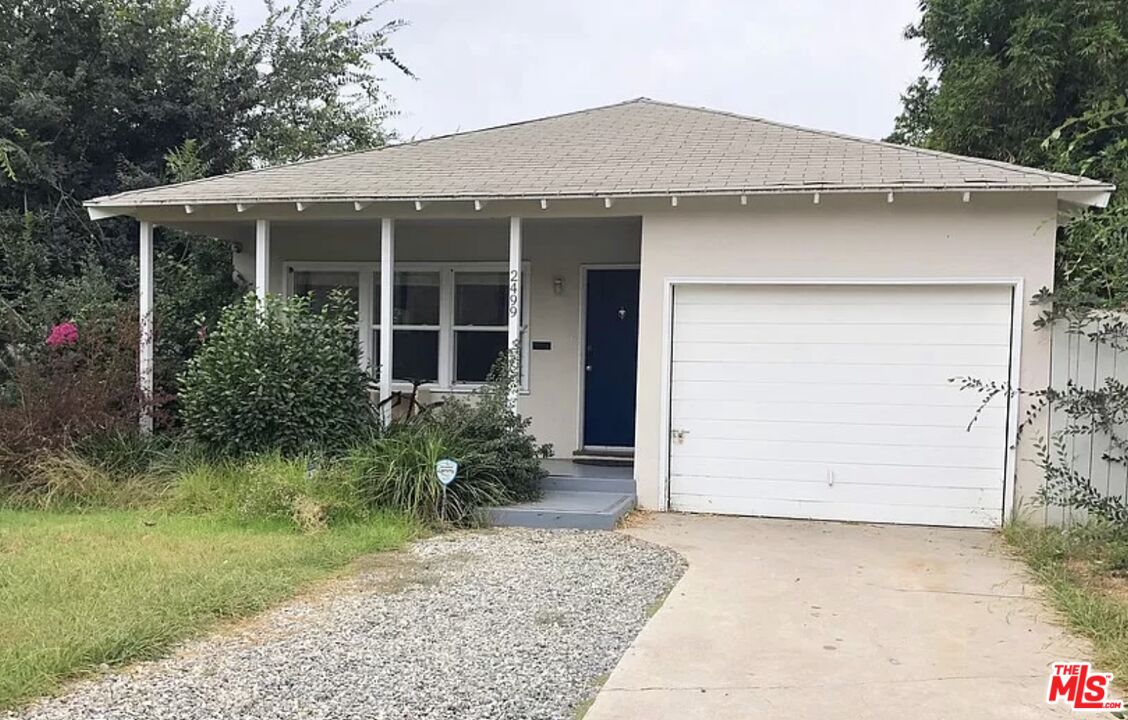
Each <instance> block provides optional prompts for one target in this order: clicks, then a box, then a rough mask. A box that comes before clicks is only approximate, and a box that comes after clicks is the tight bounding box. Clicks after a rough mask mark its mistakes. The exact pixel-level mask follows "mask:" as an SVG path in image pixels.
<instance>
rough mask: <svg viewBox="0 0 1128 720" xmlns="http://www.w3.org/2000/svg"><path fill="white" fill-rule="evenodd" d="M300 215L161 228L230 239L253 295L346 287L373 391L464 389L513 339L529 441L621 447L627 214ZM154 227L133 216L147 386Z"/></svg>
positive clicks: (628, 359) (574, 450)
mask: <svg viewBox="0 0 1128 720" xmlns="http://www.w3.org/2000/svg"><path fill="white" fill-rule="evenodd" d="M327 209H328V208H327ZM349 210H350V211H352V213H353V215H355V214H359V211H356V210H355V209H354V208H349ZM299 212H302V213H306V212H309V211H307V210H302V211H297V209H295V212H294V213H293V215H296V216H295V217H274V218H260V219H255V220H243V219H241V218H238V219H236V218H230V219H228V218H223V219H219V218H216V219H208V220H205V219H203V218H200V219H199V220H197V219H196V218H193V217H192V215H193V214H197V213H185V214H184V215H183V216H182V217H178V218H170V220H169V221H168V222H166V223H165V224H168V225H172V226H175V227H177V228H180V229H184V230H189V231H192V232H197V233H200V234H206V235H211V236H214V237H218V238H222V239H226V240H228V241H230V242H232V243H233V247H234V257H233V259H234V266H235V270H236V272H237V273H238V274H239V275H240V276H241V277H242V278H243V279H244V280H245V281H246V282H247V283H248V285H249V286H252V287H253V288H254V290H255V292H256V293H257V294H258V295H259V296H260V297H264V296H265V295H266V294H267V293H274V294H280V295H297V294H302V295H304V294H310V295H312V297H313V298H314V302H315V304H317V303H320V302H323V301H324V299H325V298H326V297H327V295H328V294H329V292H331V291H332V290H334V289H343V290H346V291H348V292H349V293H350V294H352V295H353V296H354V297H355V298H356V300H357V307H358V328H357V332H358V343H359V348H360V356H361V363H362V365H363V366H364V367H365V368H366V369H367V370H369V371H370V372H372V374H373V375H374V377H376V378H378V384H379V385H378V386H379V395H380V399H381V400H383V399H385V398H388V397H390V396H391V395H392V394H393V393H397V392H404V391H407V390H410V389H411V387H412V384H413V383H415V384H418V385H419V387H420V392H421V395H422V397H423V399H432V400H436V399H441V398H443V397H444V396H447V395H451V394H460V393H467V392H472V391H473V390H474V389H475V388H476V387H478V386H479V385H480V384H481V383H482V382H483V381H485V380H486V377H487V375H488V373H489V371H490V369H491V367H492V366H493V365H494V363H495V361H496V360H497V358H498V357H499V355H500V354H501V353H502V352H504V351H505V349H506V348H516V350H517V352H518V354H519V357H520V366H521V381H520V388H519V391H518V392H517V397H516V398H515V399H514V400H515V402H516V404H517V408H518V410H519V412H521V413H522V414H524V415H526V416H528V417H531V418H532V422H533V427H532V430H533V432H534V434H535V435H536V436H537V438H538V440H540V441H541V442H548V443H551V444H552V445H553V446H554V449H555V451H556V454H557V455H558V456H560V457H571V456H573V455H574V454H581V455H583V454H592V453H594V454H615V455H624V454H625V455H630V454H631V453H632V451H633V446H634V431H635V396H636V387H635V385H636V369H637V347H638V290H639V287H638V273H639V261H640V245H641V218H640V217H638V216H612V217H548V218H526V217H516V216H508V217H504V216H503V217H497V216H493V217H470V218H467V217H422V218H415V217H409V218H391V217H374V218H368V217H365V218H361V219H358V218H355V217H349V216H347V215H346V216H345V217H340V216H329V215H328V214H323V215H322V216H320V217H303V216H301V215H299V214H298V213H299ZM198 214H200V215H202V214H203V213H198ZM247 214H251V212H250V211H247ZM309 214H310V215H312V214H313V213H312V212H310V213H309ZM419 214H424V213H419ZM153 226H154V223H153V222H151V221H142V223H141V250H142V252H141V277H142V288H143V290H142V298H141V317H142V318H143V319H142V323H143V328H142V330H143V332H142V338H143V340H142V343H143V347H142V372H141V378H142V387H143V390H144V391H151V387H152V385H151V384H152V372H151V367H152V365H151V357H152V349H151V341H152V321H153V316H152V299H153V292H154V288H153V286H152V257H153V255H152V243H153ZM156 291H157V292H159V289H156ZM389 327H390V328H391V329H392V332H391V333H385V332H382V330H383V328H389Z"/></svg>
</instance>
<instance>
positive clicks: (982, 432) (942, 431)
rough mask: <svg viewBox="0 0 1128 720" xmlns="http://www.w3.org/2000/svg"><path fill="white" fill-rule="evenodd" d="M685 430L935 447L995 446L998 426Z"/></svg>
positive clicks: (707, 426) (721, 423)
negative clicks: (890, 430) (893, 429)
mask: <svg viewBox="0 0 1128 720" xmlns="http://www.w3.org/2000/svg"><path fill="white" fill-rule="evenodd" d="M679 429H683V430H686V431H688V432H689V433H690V434H691V435H692V436H693V438H694V440H704V439H716V440H742V441H745V442H748V441H757V440H771V441H783V442H807V443H811V442H814V443H822V442H829V443H834V442H837V443H862V444H870V443H884V444H891V445H903V446H906V447H916V446H919V445H922V444H928V445H932V446H935V447H953V448H960V447H975V448H991V449H997V448H998V433H997V432H993V430H998V429H999V428H998V427H990V426H986V425H984V424H983V423H982V422H977V423H976V424H975V425H973V426H972V428H971V430H968V429H967V425H966V423H965V424H962V425H952V426H950V427H936V426H926V427H916V426H908V427H905V426H902V427H899V428H898V430H897V433H896V434H891V433H886V432H884V430H883V429H882V426H881V425H846V424H843V423H813V422H778V421H765V422H758V421H749V420H715V419H701V420H683V421H682V422H681V424H680V428H679Z"/></svg>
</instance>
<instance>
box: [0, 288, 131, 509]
mask: <svg viewBox="0 0 1128 720" xmlns="http://www.w3.org/2000/svg"><path fill="white" fill-rule="evenodd" d="M137 332H138V331H137V320H136V315H135V314H133V313H131V312H129V311H126V310H122V311H120V312H119V313H117V315H116V316H111V317H109V318H106V319H104V320H102V321H101V322H97V323H92V324H91V325H90V327H89V328H83V329H82V330H81V332H80V329H79V327H78V325H77V323H74V322H64V323H60V324H58V325H56V326H55V327H54V328H53V329H52V330H51V332H50V334H49V335H48V336H47V338H46V339H45V340H43V341H42V344H41V345H39V347H38V348H37V347H34V346H31V345H29V346H27V347H25V348H23V351H21V352H18V353H15V354H13V355H10V356H9V362H8V369H9V376H8V378H7V381H6V382H5V383H4V385H3V388H2V389H3V392H2V393H0V489H2V488H3V486H12V485H18V484H20V483H24V482H27V481H29V477H30V475H29V471H30V469H31V468H32V466H34V465H35V463H36V462H37V461H38V460H40V459H42V458H43V457H45V456H47V455H50V454H52V453H55V452H58V451H60V450H63V449H66V448H69V447H71V446H72V445H73V444H74V443H75V442H78V441H81V440H83V439H85V438H88V437H91V436H95V435H99V434H101V433H106V432H115V431H122V432H128V431H132V430H134V429H136V427H137V414H138V410H139V406H140V404H139V397H138V393H137ZM40 337H42V336H40ZM58 348H66V349H67V352H45V350H46V351H49V350H54V349H58Z"/></svg>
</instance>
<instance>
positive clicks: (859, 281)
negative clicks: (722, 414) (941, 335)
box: [644, 272, 1026, 520]
mask: <svg viewBox="0 0 1128 720" xmlns="http://www.w3.org/2000/svg"><path fill="white" fill-rule="evenodd" d="M644 275H645V272H644ZM680 285H853V286H865V285H870V286H882V285H919V286H928V285H996V286H1009V287H1010V288H1011V290H1012V295H1011V298H1012V300H1011V363H1010V385H1011V387H1012V388H1017V387H1020V385H1019V374H1020V373H1019V371H1020V364H1021V363H1020V358H1021V357H1022V327H1023V313H1024V310H1025V307H1024V306H1025V302H1024V299H1025V297H1026V296H1025V294H1024V292H1023V281H1022V278H971V277H961V278H919V277H918V278H841V277H837V278H818V277H811V278H755V277H669V278H666V279H665V282H664V287H663V298H662V379H661V383H662V390H661V407H662V417H661V429H660V431H659V432H660V433H661V435H660V437H659V440H658V442H659V445H658V447H659V450H660V451H659V455H658V459H659V466H658V468H659V469H658V473H659V474H658V477H659V486H660V487H659V494H658V509H659V510H660V511H663V512H667V511H669V509H670V432H671V427H672V417H671V414H672V410H673V407H672V400H671V383H672V376H673V349H674V342H673V339H674V337H673V333H674V288H675V287H677V286H680ZM969 420H970V418H969ZM1018 425H1019V415H1018V395H1017V394H1014V393H1012V394H1011V397H1010V398H1009V399H1008V403H1007V428H1006V437H1007V447H1006V456H1005V459H1004V463H1003V518H1002V519H1003V520H1005V519H1006V518H1007V517H1008V515H1009V514H1010V513H1012V512H1013V497H1014V485H1015V469H1016V453H1017V448H1018Z"/></svg>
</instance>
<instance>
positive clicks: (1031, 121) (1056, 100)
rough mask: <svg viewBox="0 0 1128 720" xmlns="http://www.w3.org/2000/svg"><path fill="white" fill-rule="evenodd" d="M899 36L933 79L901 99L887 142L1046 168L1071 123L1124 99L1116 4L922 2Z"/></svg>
mask: <svg viewBox="0 0 1128 720" xmlns="http://www.w3.org/2000/svg"><path fill="white" fill-rule="evenodd" d="M920 9H921V19H920V21H919V22H917V23H916V24H914V25H910V26H909V27H908V28H907V29H906V31H905V36H906V38H908V39H914V40H920V41H921V42H922V43H923V46H924V58H925V63H926V64H927V66H928V68H929V70H930V71H931V74H930V75H929V76H924V77H921V78H920V79H919V80H917V81H916V82H915V83H914V84H913V85H912V86H910V87H909V88H908V90H907V91H906V93H905V95H904V96H903V101H904V111H903V112H902V113H901V115H900V116H899V117H898V118H897V120H896V124H895V129H894V132H893V135H892V136H891V139H892V140H894V141H897V142H908V143H910V144H916V145H924V146H927V147H932V148H937V149H943V150H948V151H951V152H957V153H963V154H968V155H975V156H979V157H990V158H995V159H999V160H1006V161H1010V162H1018V163H1022V164H1027V165H1039V166H1046V165H1049V164H1053V163H1054V162H1055V158H1054V157H1053V156H1052V154H1051V153H1048V152H1047V151H1046V149H1044V148H1043V147H1042V141H1043V140H1045V139H1046V138H1047V137H1048V136H1049V135H1050V134H1051V133H1052V132H1053V131H1054V129H1055V128H1057V127H1059V126H1060V125H1062V124H1063V123H1064V122H1066V121H1067V120H1069V119H1070V118H1075V117H1078V116H1080V115H1082V114H1083V113H1084V112H1085V111H1087V110H1089V109H1092V108H1095V107H1097V106H1098V105H1099V104H1101V103H1104V102H1110V101H1114V100H1115V99H1116V98H1117V97H1120V96H1123V95H1124V93H1125V92H1126V91H1128V3H1125V2H1124V1H1123V0H921V3H920Z"/></svg>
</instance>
